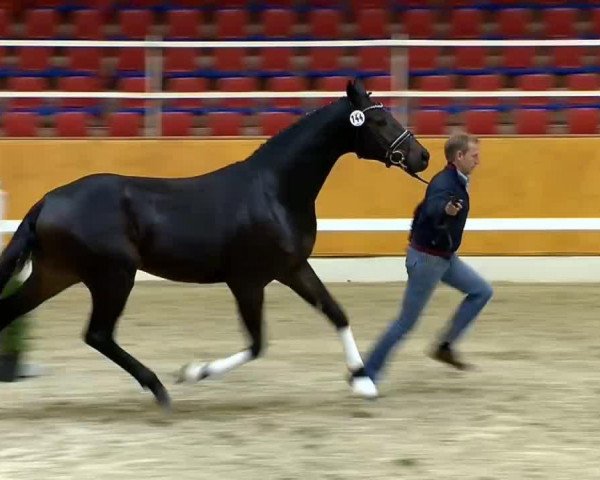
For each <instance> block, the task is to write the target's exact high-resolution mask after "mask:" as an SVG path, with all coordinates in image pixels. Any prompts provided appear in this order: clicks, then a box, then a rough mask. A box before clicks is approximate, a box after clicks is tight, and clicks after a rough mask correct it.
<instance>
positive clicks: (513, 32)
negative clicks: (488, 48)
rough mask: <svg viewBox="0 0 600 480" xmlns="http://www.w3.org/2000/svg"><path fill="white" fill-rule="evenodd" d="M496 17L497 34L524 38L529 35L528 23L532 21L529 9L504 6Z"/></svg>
mask: <svg viewBox="0 0 600 480" xmlns="http://www.w3.org/2000/svg"><path fill="white" fill-rule="evenodd" d="M497 17H498V25H497V27H498V28H497V30H498V32H497V33H498V35H500V36H502V37H506V38H525V37H528V36H529V25H531V24H532V23H533V22H532V13H531V10H529V9H526V8H506V9H502V10H500V11H499V12H498V14H497ZM511 48H512V47H511Z"/></svg>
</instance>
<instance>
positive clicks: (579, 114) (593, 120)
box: [566, 108, 600, 135]
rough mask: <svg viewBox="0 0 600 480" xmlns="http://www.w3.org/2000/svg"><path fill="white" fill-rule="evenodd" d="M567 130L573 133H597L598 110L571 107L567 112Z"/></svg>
mask: <svg viewBox="0 0 600 480" xmlns="http://www.w3.org/2000/svg"><path fill="white" fill-rule="evenodd" d="M566 114H567V125H568V132H569V133H570V134H573V135H597V134H598V133H599V131H598V125H599V124H600V111H599V110H598V109H597V108H571V109H568V110H567V112H566Z"/></svg>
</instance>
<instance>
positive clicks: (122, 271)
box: [84, 265, 170, 408]
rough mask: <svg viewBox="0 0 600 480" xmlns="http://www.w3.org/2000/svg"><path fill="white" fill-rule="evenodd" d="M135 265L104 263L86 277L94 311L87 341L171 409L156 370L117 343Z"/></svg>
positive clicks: (133, 278)
mask: <svg viewBox="0 0 600 480" xmlns="http://www.w3.org/2000/svg"><path fill="white" fill-rule="evenodd" d="M135 272H136V270H135V268H126V267H123V266H121V265H118V266H115V265H111V266H109V265H105V266H101V267H99V268H98V269H97V270H95V271H94V272H93V273H88V274H86V275H85V277H84V283H85V285H86V286H87V287H88V288H89V290H90V293H91V295H92V314H91V317H90V321H89V325H88V328H87V331H86V333H85V342H86V343H87V344H88V345H89V346H91V347H92V348H95V349H96V350H98V351H99V352H100V353H102V354H103V355H104V356H106V357H107V358H109V359H110V360H112V361H113V362H115V363H116V364H117V365H119V366H120V367H121V368H123V369H124V370H125V371H127V372H128V373H129V374H130V375H131V376H133V377H134V378H135V379H136V380H137V381H138V382H139V383H140V385H141V386H142V388H144V389H150V391H152V393H153V394H154V396H155V397H156V401H157V402H158V403H159V404H160V405H161V406H163V407H165V408H169V406H170V399H169V395H168V393H167V391H166V389H165V387H164V386H163V385H162V383H161V382H160V380H159V379H158V377H157V376H156V374H155V373H154V372H152V371H151V370H150V369H148V368H147V367H146V366H145V365H143V364H142V363H140V362H139V361H138V360H136V359H135V358H134V357H132V356H131V355H130V354H129V353H127V352H126V351H125V350H123V349H122V348H121V347H120V346H119V345H117V343H116V341H115V339H114V330H115V326H116V323H117V320H118V319H119V316H120V315H121V313H122V312H123V309H124V308H125V304H126V303H127V299H128V298H129V294H130V293H131V289H132V288H133V284H134V281H135Z"/></svg>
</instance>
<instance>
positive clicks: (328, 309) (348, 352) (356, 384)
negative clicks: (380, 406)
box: [278, 262, 378, 398]
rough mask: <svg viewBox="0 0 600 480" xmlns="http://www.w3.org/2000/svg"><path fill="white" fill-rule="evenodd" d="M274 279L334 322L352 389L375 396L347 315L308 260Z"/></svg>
mask: <svg viewBox="0 0 600 480" xmlns="http://www.w3.org/2000/svg"><path fill="white" fill-rule="evenodd" d="M278 280H279V281H280V282H281V283H283V284H284V285H287V286H288V287H290V288H291V289H292V290H293V291H294V292H296V293H297V294H298V295H299V296H300V297H302V298H303V299H304V300H305V301H306V302H308V303H309V304H311V305H312V306H313V307H315V308H316V309H318V310H320V311H321V312H322V313H323V314H325V316H326V317H327V318H328V319H329V320H330V321H331V323H332V324H333V325H334V327H335V328H336V330H337V332H338V335H339V336H340V340H341V341H342V345H343V347H344V353H345V356H346V365H347V366H348V369H349V370H350V371H351V372H352V380H351V382H352V389H353V391H354V392H355V393H356V394H358V395H360V396H362V397H365V398H375V397H377V396H378V392H377V387H376V386H375V384H374V383H373V381H372V380H371V379H370V378H369V377H368V376H367V375H366V373H365V372H364V364H363V360H362V358H361V356H360V353H359V351H358V347H357V346H356V341H355V340H354V335H353V334H352V329H351V328H350V324H349V323H348V317H347V316H346V314H345V313H344V311H343V310H342V308H341V306H340V305H339V304H338V303H337V302H336V301H335V299H334V298H333V297H332V296H331V294H330V293H329V292H328V291H327V288H325V285H323V282H321V280H320V279H319V277H317V274H316V273H315V272H314V270H313V269H312V267H311V266H310V264H309V263H308V262H304V263H303V264H302V266H301V267H300V268H298V269H297V270H295V271H294V272H292V273H290V274H289V275H287V276H285V277H282V278H279V279H278Z"/></svg>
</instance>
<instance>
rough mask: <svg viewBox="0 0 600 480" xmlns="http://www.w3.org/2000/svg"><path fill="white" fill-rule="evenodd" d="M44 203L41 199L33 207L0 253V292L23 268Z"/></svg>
mask: <svg viewBox="0 0 600 480" xmlns="http://www.w3.org/2000/svg"><path fill="white" fill-rule="evenodd" d="M43 205H44V201H43V200H40V201H39V202H37V203H36V204H35V205H34V206H33V207H31V209H30V210H29V212H27V215H25V218H23V221H22V222H21V224H20V225H19V227H18V228H17V231H16V232H15V234H14V235H13V236H12V238H11V239H10V242H8V245H7V246H6V248H5V249H4V251H3V252H2V255H0V292H2V291H3V290H4V287H5V286H6V284H7V283H8V281H9V280H10V278H11V277H12V276H13V274H14V273H15V271H18V270H21V269H22V268H23V266H24V265H25V262H26V261H27V259H28V257H29V254H30V253H31V250H32V249H33V246H34V244H35V239H36V232H35V224H36V222H37V219H38V217H39V215H40V212H41V211H42V207H43Z"/></svg>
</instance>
